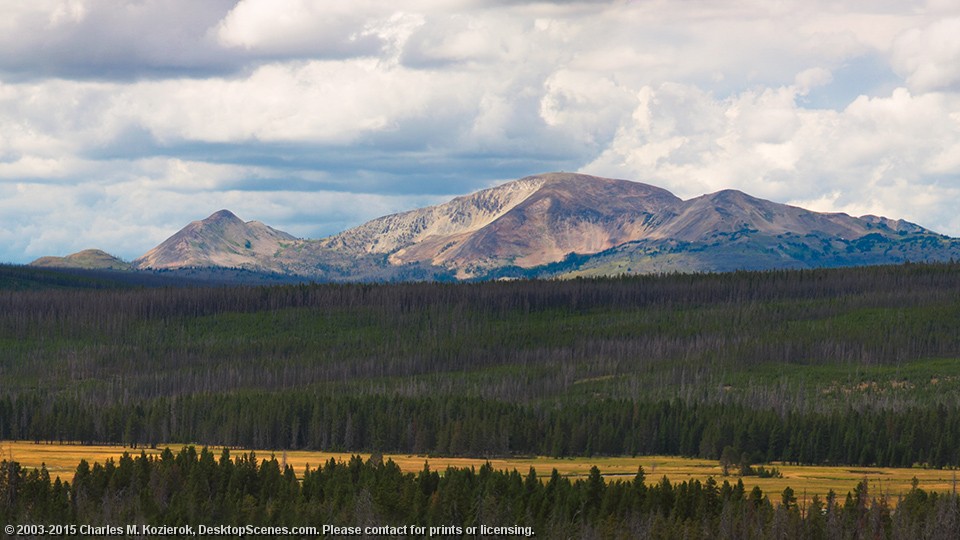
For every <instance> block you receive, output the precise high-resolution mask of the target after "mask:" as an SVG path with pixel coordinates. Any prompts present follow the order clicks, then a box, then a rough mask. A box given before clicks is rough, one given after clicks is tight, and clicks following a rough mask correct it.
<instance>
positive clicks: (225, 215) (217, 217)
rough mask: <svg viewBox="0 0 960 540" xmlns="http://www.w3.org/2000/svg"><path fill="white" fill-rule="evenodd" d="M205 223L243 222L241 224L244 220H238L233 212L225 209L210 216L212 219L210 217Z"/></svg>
mask: <svg viewBox="0 0 960 540" xmlns="http://www.w3.org/2000/svg"><path fill="white" fill-rule="evenodd" d="M203 221H205V222H215V221H241V222H242V221H243V220H241V219H240V218H238V217H237V215H236V214H234V213H233V212H231V211H229V210H227V209H223V210H218V211H216V212H214V213H212V214H210V217H208V218H207V219H205V220H203Z"/></svg>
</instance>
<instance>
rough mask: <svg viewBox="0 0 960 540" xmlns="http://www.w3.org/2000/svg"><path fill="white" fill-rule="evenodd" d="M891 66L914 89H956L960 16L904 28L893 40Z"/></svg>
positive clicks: (959, 87)
mask: <svg viewBox="0 0 960 540" xmlns="http://www.w3.org/2000/svg"><path fill="white" fill-rule="evenodd" d="M893 67H894V68H895V69H896V70H897V72H898V73H900V74H901V75H902V76H903V77H904V78H905V79H906V80H907V83H908V84H909V85H910V88H912V89H914V90H917V91H930V90H945V89H953V90H960V17H955V18H949V19H943V20H938V21H936V22H934V23H933V24H931V25H929V26H926V27H923V28H913V29H910V30H908V31H907V32H905V33H904V34H903V35H901V36H900V37H899V38H898V39H897V40H896V41H895V42H894V47H893Z"/></svg>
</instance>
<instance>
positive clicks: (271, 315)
mask: <svg viewBox="0 0 960 540" xmlns="http://www.w3.org/2000/svg"><path fill="white" fill-rule="evenodd" d="M34 289H36V287H34ZM958 359H960V265H957V264H952V263H951V264H935V265H916V264H910V265H903V266H887V267H868V268H850V269H839V270H807V271H776V272H759V273H747V272H741V273H729V274H704V275H665V276H644V277H625V278H619V279H597V280H570V281H514V282H497V283H477V284H438V283H407V284H391V285H372V284H350V285H289V286H274V287H218V288H199V287H194V288H176V287H165V288H116V289H98V290H85V289H82V288H50V289H43V288H40V289H38V290H17V287H16V286H15V287H13V288H7V289H4V290H2V291H0V380H2V381H3V386H2V388H0V438H4V439H28V440H29V439H35V440H77V441H88V442H118V443H119V442H125V443H133V444H143V445H150V444H163V443H167V442H171V443H172V442H194V443H201V444H210V445H229V446H239V447H261V448H263V447H266V448H277V449H282V448H320V449H330V450H348V451H360V450H370V451H392V452H429V453H439V454H463V455H475V456H492V455H497V454H549V455H590V454H646V453H658V454H675V455H689V456H701V457H706V458H711V459H717V458H719V457H720V455H721V453H722V452H723V451H724V450H725V449H726V448H727V447H730V448H732V449H733V450H734V451H735V452H737V454H738V455H739V454H746V456H747V457H748V459H749V460H751V461H753V462H761V461H767V460H784V461H795V462H801V463H849V464H864V465H867V464H878V465H912V464H915V463H922V464H928V465H933V466H944V465H960V392H958V390H960V360H958Z"/></svg>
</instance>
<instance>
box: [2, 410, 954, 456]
mask: <svg viewBox="0 0 960 540" xmlns="http://www.w3.org/2000/svg"><path fill="white" fill-rule="evenodd" d="M0 439H19V440H36V441H50V442H57V441H60V442H66V441H79V442H83V443H90V444H103V443H107V444H110V443H124V444H128V445H132V446H134V447H137V446H145V447H146V446H150V447H155V446H157V445H162V444H165V443H171V442H179V443H191V442H192V441H195V440H198V439H199V440H203V441H205V442H207V443H209V444H214V445H218V446H221V445H222V446H228V447H239V448H273V449H324V450H331V451H341V452H350V451H368V452H376V451H382V452H391V453H414V454H433V455H465V456H473V457H494V456H503V455H550V456H556V457H564V456H594V455H613V456H615V455H633V456H636V455H677V456H687V457H700V458H705V459H720V458H721V457H722V455H723V452H724V450H725V449H727V448H728V447H729V448H731V449H733V450H734V451H735V452H736V455H737V456H741V455H745V456H746V457H747V459H748V461H749V462H750V463H765V462H771V461H782V462H789V463H798V464H847V465H877V466H883V467H910V466H913V465H915V464H921V465H925V466H930V467H946V466H954V467H956V466H958V465H960V411H958V410H957V409H953V408H947V407H945V406H942V405H941V406H938V407H933V408H928V407H917V408H910V409H906V410H902V411H887V410H873V409H867V410H863V411H858V410H855V409H846V410H836V411H833V412H830V413H816V412H789V413H787V414H786V415H783V416H781V415H780V414H778V413H777V412H776V411H774V410H770V409H767V410H756V409H751V408H749V407H746V406H744V405H742V404H735V403H734V404H693V405H691V404H689V403H686V402H684V401H682V400H679V399H675V400H673V401H663V402H654V403H645V402H630V401H626V400H603V401H594V402H589V403H577V402H575V403H566V404H562V405H555V406H550V407H544V406H534V405H519V404H510V403H503V402H499V401H493V400H485V399H481V398H454V397H443V398H439V397H397V396H393V397H386V396H355V397H332V396H325V397H321V396H315V395H312V394H310V393H304V392H300V393H295V392H285V393H283V394H279V395H274V394H267V393H244V394H241V395H225V396H185V397H180V398H176V399H169V400H168V399H158V400H152V401H148V402H143V403H137V404H134V405H130V404H126V405H112V406H110V407H106V408H102V409H99V410H97V411H96V412H91V411H89V410H88V409H86V408H85V407H82V406H79V405H77V404H75V403H71V402H68V401H60V402H58V403H56V404H54V405H53V406H50V407H48V406H46V405H45V404H44V402H43V399H42V398H40V397H38V396H34V397H31V398H25V397H21V398H18V399H17V400H15V401H11V400H10V399H9V398H5V399H2V400H0Z"/></svg>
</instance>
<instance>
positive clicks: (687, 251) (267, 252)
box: [32, 173, 960, 281]
mask: <svg viewBox="0 0 960 540" xmlns="http://www.w3.org/2000/svg"><path fill="white" fill-rule="evenodd" d="M81 254H86V255H84V256H81ZM81 254H74V255H70V256H68V257H63V258H60V257H44V258H41V259H38V260H37V261H34V263H32V264H35V265H45V266H71V265H72V266H76V265H77V264H79V262H81V261H82V262H83V263H84V264H85V265H87V267H91V266H90V265H96V264H98V263H97V262H96V261H100V263H99V264H102V265H103V266H102V267H107V266H110V267H112V268H118V269H120V268H125V267H124V266H123V265H124V264H126V263H123V261H120V260H119V259H116V258H114V257H112V256H110V255H108V254H106V253H103V252H100V251H93V250H87V251H85V252H81ZM94 254H96V256H93V255H94ZM948 259H960V239H955V238H950V237H946V236H943V235H940V234H937V233H935V232H933V231H930V230H927V229H925V228H923V227H921V226H919V225H915V224H913V223H909V222H906V221H903V220H895V219H888V218H884V217H877V216H870V215H867V216H861V217H853V216H849V215H847V214H843V213H821V212H814V211H810V210H805V209H803V208H799V207H796V206H790V205H786V204H779V203H775V202H771V201H767V200H763V199H758V198H756V197H752V196H750V195H748V194H746V193H743V192H740V191H736V190H723V191H719V192H716V193H711V194H707V195H703V196H700V197H696V198H693V199H689V200H682V199H680V198H678V197H677V196H675V195H673V194H672V193H670V192H669V191H667V190H664V189H661V188H658V187H655V186H652V185H648V184H643V183H639V182H632V181H628V180H615V179H610V178H600V177H596V176H588V175H583V174H573V173H547V174H540V175H535V176H528V177H526V178H521V179H519V180H515V181H512V182H508V183H505V184H503V185H500V186H497V187H493V188H490V189H485V190H482V191H478V192H476V193H472V194H470V195H465V196H462V197H457V198H455V199H453V200H451V201H449V202H447V203H444V204H440V205H437V206H430V207H426V208H420V209H416V210H411V211H408V212H402V213H399V214H393V215H389V216H384V217H381V218H377V219H374V220H372V221H369V222H367V223H364V224H362V225H359V226H357V227H354V228H352V229H348V230H346V231H343V232H341V233H339V234H335V235H333V236H330V237H327V238H321V239H300V238H296V237H294V236H293V235H290V234H288V233H285V232H283V231H279V230H277V229H274V228H272V227H269V226H267V225H265V224H263V223H260V222H258V221H248V222H244V221H243V220H241V219H240V218H238V217H237V216H236V215H234V214H233V213H232V212H230V211H228V210H221V211H219V212H216V213H214V214H213V215H211V216H210V217H208V218H206V219H203V220H200V221H194V222H192V223H190V224H189V225H187V226H186V227H184V228H183V229H181V230H180V231H179V232H177V233H176V234H174V235H173V236H171V237H170V238H168V239H167V240H165V241H164V242H162V243H161V244H160V245H158V246H157V247H155V248H153V249H151V250H150V251H148V252H147V253H145V254H144V255H143V256H141V257H139V258H137V259H135V260H134V261H132V263H129V268H131V269H136V270H167V271H171V270H174V271H175V270H178V269H184V268H201V267H202V268H232V269H237V268H240V269H245V270H249V271H254V272H261V273H270V274H280V275H294V276H302V277H304V278H306V279H311V280H319V281H364V280H378V281H379V280H420V279H434V280H473V279H494V278H511V277H574V276H599V275H617V274H624V273H653V272H672V271H679V272H694V271H732V270H738V269H746V270H757V269H774V268H810V267H836V266H853V265H869V264H891V263H901V262H905V261H917V262H919V261H936V260H948ZM91 261H93V262H91Z"/></svg>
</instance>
